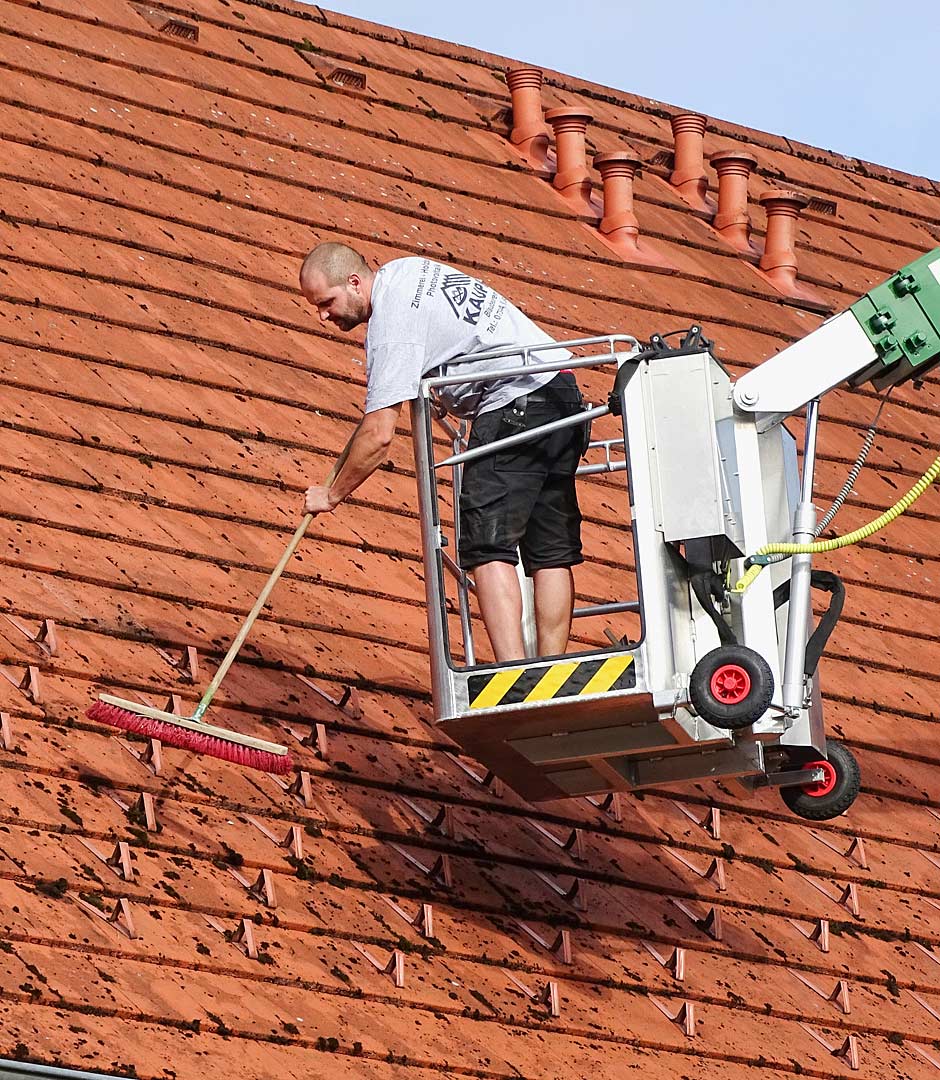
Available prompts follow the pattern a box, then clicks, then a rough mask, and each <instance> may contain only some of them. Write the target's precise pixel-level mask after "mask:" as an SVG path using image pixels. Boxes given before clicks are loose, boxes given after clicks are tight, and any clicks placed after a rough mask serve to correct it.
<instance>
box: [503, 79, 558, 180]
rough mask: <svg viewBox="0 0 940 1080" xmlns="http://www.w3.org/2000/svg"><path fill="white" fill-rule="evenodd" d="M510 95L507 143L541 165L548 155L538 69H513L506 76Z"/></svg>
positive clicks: (546, 128)
mask: <svg viewBox="0 0 940 1080" xmlns="http://www.w3.org/2000/svg"><path fill="white" fill-rule="evenodd" d="M506 84H507V85H508V86H509V93H510V94H511V95H512V132H511V133H510V136H509V140H510V142H511V143H512V144H513V146H515V147H516V148H517V149H518V150H519V152H520V153H521V154H525V155H526V156H527V157H530V158H532V159H533V160H535V161H537V162H539V163H542V162H544V161H545V158H546V157H547V155H548V143H549V131H548V126H547V125H546V123H545V121H544V119H543V117H542V72H541V69H540V68H535V67H523V68H514V69H513V70H512V71H507V72H506Z"/></svg>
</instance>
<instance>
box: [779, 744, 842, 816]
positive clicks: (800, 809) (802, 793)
mask: <svg viewBox="0 0 940 1080" xmlns="http://www.w3.org/2000/svg"><path fill="white" fill-rule="evenodd" d="M826 758H827V759H828V760H826V759H823V760H817V761H808V762H807V763H806V764H805V765H804V766H803V768H804V769H816V768H820V769H822V770H823V772H824V773H825V774H826V775H825V777H824V778H823V779H822V780H820V781H818V782H816V783H811V784H802V785H800V786H798V787H785V788H781V789H780V795H781V796H782V798H783V801H784V802H785V803H786V804H787V806H788V807H789V808H790V809H791V810H792V811H793V813H794V814H796V815H797V816H798V817H801V818H807V819H808V820H810V821H828V820H829V818H834V817H838V816H839V815H840V814H844V813H845V811H846V810H848V808H849V807H850V806H851V805H852V803H853V802H855V799H856V797H857V795H858V793H859V789H860V788H861V785H862V777H861V773H860V772H859V769H858V762H857V761H856V760H855V756H854V755H853V754H852V751H851V750H847V749H846V748H845V747H844V746H843V745H842V743H840V742H833V741H832V740H831V739H830V740H828V741H827V742H826Z"/></svg>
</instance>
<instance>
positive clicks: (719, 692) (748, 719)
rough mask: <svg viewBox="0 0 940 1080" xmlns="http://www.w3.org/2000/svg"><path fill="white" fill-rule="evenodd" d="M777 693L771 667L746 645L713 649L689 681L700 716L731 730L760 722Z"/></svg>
mask: <svg viewBox="0 0 940 1080" xmlns="http://www.w3.org/2000/svg"><path fill="white" fill-rule="evenodd" d="M773 693H774V677H773V674H772V672H771V670H770V665H769V664H768V663H767V661H766V660H765V659H764V658H763V657H762V656H761V655H760V653H757V652H755V651H754V650H753V649H748V648H747V647H746V646H744V645H722V646H720V647H719V648H717V649H712V651H711V652H710V653H707V654H706V655H705V656H703V657H702V659H701V660H699V662H698V663H697V664H696V665H695V667H694V668H693V669H692V676H691V678H690V679H689V697H690V698H691V699H692V704H693V705H694V706H695V711H696V712H697V713H698V714H699V716H701V718H702V719H703V720H707V721H708V722H709V723H710V724H714V725H715V727H720V728H730V729H731V730H736V729H738V728H745V727H747V726H748V725H749V724H753V723H754V721H755V720H759V719H760V717H762V716H763V715H764V713H765V712H766V711H767V706H768V705H769V704H770V699H771V698H772V697H773Z"/></svg>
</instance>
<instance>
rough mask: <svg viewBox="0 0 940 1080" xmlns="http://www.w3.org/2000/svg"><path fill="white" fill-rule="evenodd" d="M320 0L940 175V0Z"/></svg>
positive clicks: (883, 162)
mask: <svg viewBox="0 0 940 1080" xmlns="http://www.w3.org/2000/svg"><path fill="white" fill-rule="evenodd" d="M321 6H326V7H330V8H332V9H333V10H336V11H342V12H344V13H345V14H347V15H353V16H356V17H358V18H363V19H370V20H372V21H373V22H380V23H385V24H386V25H393V26H396V27H399V28H401V29H403V30H416V31H419V32H421V33H423V34H428V35H429V36H431V37H436V38H443V39H445V40H447V41H455V42H458V43H460V44H463V45H472V46H475V47H476V48H479V49H485V50H487V51H488V52H494V53H499V54H501V55H506V56H509V57H512V58H515V59H518V60H524V61H526V62H528V63H532V64H536V65H539V66H544V67H550V68H554V69H556V70H558V71H562V72H567V73H569V74H573V75H579V76H581V77H582V78H586V79H590V80H592V81H594V82H598V83H602V84H604V85H606V86H610V87H614V88H616V89H620V90H625V91H628V92H630V93H634V94H640V95H643V96H645V97H650V98H655V99H657V100H658V101H663V102H667V103H668V104H671V105H678V106H681V107H682V108H687V109H690V110H694V111H696V112H703V113H706V114H708V115H710V116H715V117H720V118H722V119H725V120H730V121H733V122H735V123H739V124H744V125H746V126H748V127H754V128H759V129H761V130H763V131H771V132H774V133H775V134H778V135H786V136H789V137H791V138H793V139H798V140H800V141H801V142H807V143H811V144H813V145H814V146H819V147H821V148H823V149H826V150H835V151H838V152H840V153H843V154H848V155H850V156H854V157H861V158H864V159H866V160H868V161H874V162H877V163H878V164H881V165H887V166H889V167H891V168H895V169H902V170H904V171H906V172H912V173H916V174H920V175H924V176H930V177H932V178H933V179H937V180H940V94H938V92H937V89H938V83H940V74H938V69H940V6H938V5H937V4H936V3H931V2H929V0H910V2H908V3H906V4H898V5H897V6H895V5H892V4H889V3H885V2H884V0H881V2H875V0H857V2H856V3H854V4H852V3H848V2H846V0H833V2H828V0H817V2H816V3H808V2H806V0H789V2H784V3H770V4H768V3H761V2H760V0H758V2H756V3H755V2H751V3H745V2H743V0H725V2H724V3H707V4H706V3H705V2H704V0H698V2H696V3H693V2H691V0H672V2H669V0H652V2H649V3H643V4H640V3H636V2H632V3H631V2H630V0H621V2H620V3H617V2H611V0H594V2H592V3H590V4H561V3H558V2H557V0H543V2H542V3H537V2H535V0H516V2H514V3H507V2H506V0H503V2H501V3H500V2H496V0H464V2H463V3H436V4H435V3H434V2H433V0H431V2H429V0H424V2H416V0H396V2H395V3H389V2H388V0H385V2H384V3H379V2H378V0H334V2H333V3H332V4H327V5H321ZM569 12H580V13H581V14H580V18H572V17H571V15H569V14H568V13H569Z"/></svg>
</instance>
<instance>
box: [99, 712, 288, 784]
mask: <svg viewBox="0 0 940 1080" xmlns="http://www.w3.org/2000/svg"><path fill="white" fill-rule="evenodd" d="M85 715H86V716H87V717H88V718H89V720H97V721H98V723H101V724H108V725H110V726H111V727H117V728H121V729H123V730H124V731H133V732H135V733H136V734H138V735H143V736H144V737H145V738H147V739H159V740H160V742H162V743H165V744H166V745H167V746H175V747H177V748H178V749H180V750H191V751H193V752H194V753H196V754H207V755H208V756H209V757H214V758H221V760H222V761H231V762H234V763H235V764H236V765H244V766H245V767H246V768H249V769H260V770H261V771H262V772H268V773H276V774H284V773H289V772H291V771H292V770H293V768H294V763H293V761H292V760H291V756H290V754H272V753H270V752H269V751H267V750H257V749H255V748H254V747H252V746H242V745H241V744H240V743H233V742H227V741H226V740H225V739H220V738H219V737H218V736H216V735H204V734H203V733H202V732H201V731H193V730H192V729H190V728H184V727H178V726H177V725H176V724H172V723H170V722H169V721H168V720H157V719H155V718H154V717H152V716H140V715H139V714H138V713H133V712H130V711H129V710H128V709H122V708H120V707H119V706H117V705H110V704H108V702H106V701H96V702H95V703H94V704H93V705H92V706H91V707H90V708H89V709H88V710H87V712H86V713H85Z"/></svg>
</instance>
